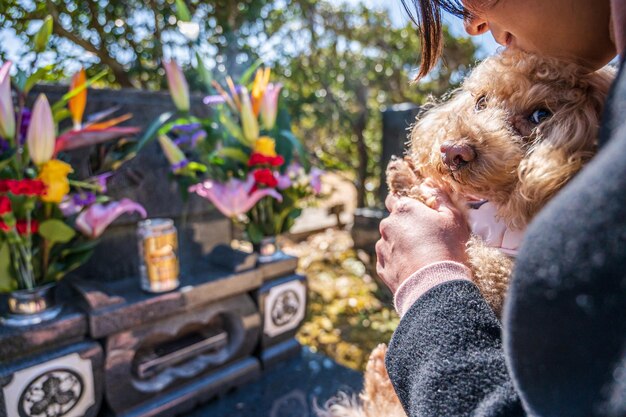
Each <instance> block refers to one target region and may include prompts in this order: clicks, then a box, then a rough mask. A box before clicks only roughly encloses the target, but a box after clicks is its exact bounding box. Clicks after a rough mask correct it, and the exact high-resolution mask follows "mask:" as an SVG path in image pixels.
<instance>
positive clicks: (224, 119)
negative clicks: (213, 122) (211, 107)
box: [219, 110, 251, 147]
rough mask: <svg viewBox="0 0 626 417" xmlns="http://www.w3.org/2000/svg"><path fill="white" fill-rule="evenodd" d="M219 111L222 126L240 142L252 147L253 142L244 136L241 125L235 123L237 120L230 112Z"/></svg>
mask: <svg viewBox="0 0 626 417" xmlns="http://www.w3.org/2000/svg"><path fill="white" fill-rule="evenodd" d="M219 113H220V116H219V118H220V123H221V124H222V126H224V128H226V131H227V132H228V133H229V134H230V135H231V136H232V137H233V138H235V139H237V141H238V142H239V143H241V144H243V145H245V146H248V147H250V146H251V144H250V143H248V141H247V140H246V139H245V138H244V136H243V131H242V130H241V127H240V126H239V125H238V124H237V123H235V121H234V120H233V119H232V118H231V117H230V116H229V115H228V114H226V112H225V111H223V110H222V111H220V112H219Z"/></svg>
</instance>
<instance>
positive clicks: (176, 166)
mask: <svg viewBox="0 0 626 417" xmlns="http://www.w3.org/2000/svg"><path fill="white" fill-rule="evenodd" d="M187 165H189V160H188V159H183V160H182V161H180V162H179V163H177V164H174V165H172V166H170V169H171V170H172V172H176V171H178V170H179V169H183V168H185V167H186V166H187Z"/></svg>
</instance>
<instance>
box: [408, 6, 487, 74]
mask: <svg viewBox="0 0 626 417" xmlns="http://www.w3.org/2000/svg"><path fill="white" fill-rule="evenodd" d="M401 1H402V6H404V10H406V12H407V13H408V15H409V18H410V19H411V20H412V21H413V23H415V24H416V25H417V30H418V32H419V35H420V40H421V44H422V57H421V60H420V61H421V62H420V69H419V72H418V74H417V77H416V79H417V80H419V79H420V78H422V77H424V76H425V75H426V74H428V73H429V72H430V71H431V70H432V69H433V68H434V67H435V64H436V63H437V60H438V59H439V57H440V56H441V52H442V49H443V29H442V24H441V11H442V10H445V11H447V12H448V13H451V14H453V15H455V16H457V17H460V18H467V17H469V16H470V15H471V12H470V11H469V10H468V9H466V8H465V7H464V6H463V3H462V1H461V0H401ZM408 2H410V3H412V5H413V10H411V7H409V4H408ZM497 2H498V0H475V1H474V2H473V3H475V5H474V4H473V5H472V6H473V10H474V11H476V10H478V9H479V8H482V7H487V6H490V5H493V4H495V3H497Z"/></svg>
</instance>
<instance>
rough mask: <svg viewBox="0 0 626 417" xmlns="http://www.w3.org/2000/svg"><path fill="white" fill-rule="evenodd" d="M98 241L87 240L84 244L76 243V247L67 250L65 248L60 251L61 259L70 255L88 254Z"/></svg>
mask: <svg viewBox="0 0 626 417" xmlns="http://www.w3.org/2000/svg"><path fill="white" fill-rule="evenodd" d="M99 243H100V241H99V240H98V239H92V240H87V241H85V242H81V243H78V244H76V245H72V246H71V247H69V248H65V249H63V250H62V251H61V258H64V257H67V256H70V255H72V254H77V253H83V252H89V251H92V250H94V248H95V247H96V246H98V244H99Z"/></svg>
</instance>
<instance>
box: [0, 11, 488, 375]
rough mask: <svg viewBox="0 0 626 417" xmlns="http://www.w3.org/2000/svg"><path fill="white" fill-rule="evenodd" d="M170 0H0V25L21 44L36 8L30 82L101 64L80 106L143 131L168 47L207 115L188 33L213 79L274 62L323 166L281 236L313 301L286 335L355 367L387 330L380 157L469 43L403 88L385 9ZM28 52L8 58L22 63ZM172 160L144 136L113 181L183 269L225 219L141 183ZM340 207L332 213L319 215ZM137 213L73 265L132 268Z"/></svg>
mask: <svg viewBox="0 0 626 417" xmlns="http://www.w3.org/2000/svg"><path fill="white" fill-rule="evenodd" d="M179 4H180V2H178V1H177V2H173V1H167V0H154V1H150V2H139V1H119V2H118V1H109V2H80V1H71V0H70V1H66V2H63V4H55V3H52V2H34V3H33V2H28V1H21V0H10V1H7V2H3V5H1V6H0V26H1V27H2V28H3V29H7V30H11V31H12V33H14V36H15V38H16V39H20V40H21V41H22V42H23V43H24V44H26V43H28V42H29V41H31V40H32V36H33V35H34V33H35V32H36V31H37V29H38V25H39V22H40V21H41V19H43V18H44V17H45V16H47V15H48V14H50V15H52V16H53V19H54V23H55V24H54V31H53V36H52V37H51V51H50V52H49V53H46V54H44V55H43V56H41V57H37V58H36V59H37V65H41V66H45V65H50V66H52V68H54V70H53V71H52V77H50V78H48V79H44V80H42V83H41V85H40V86H38V87H37V88H36V91H37V92H40V91H43V92H46V94H50V95H52V96H54V95H57V96H58V95H62V94H63V93H64V92H65V91H67V87H66V84H67V81H68V77H69V76H70V75H71V74H72V73H73V71H74V70H75V69H76V68H77V66H79V65H84V66H85V67H87V71H88V75H91V76H93V75H95V74H97V73H99V72H100V71H106V76H105V77H104V78H102V79H101V80H100V81H98V82H97V83H96V84H95V85H94V86H93V90H90V91H89V94H90V99H89V105H90V106H93V108H91V109H89V108H88V111H87V113H91V112H92V111H97V110H98V109H99V108H106V107H110V104H111V103H114V104H116V105H120V106H121V107H122V109H121V110H122V111H131V112H132V113H133V114H134V118H133V121H132V124H133V125H139V126H142V127H146V126H147V125H148V124H149V122H150V121H151V120H152V119H154V117H155V115H158V114H160V113H161V112H162V111H163V110H164V109H166V108H171V107H172V104H171V101H170V99H169V95H168V94H167V93H166V92H165V90H166V83H165V74H164V71H163V69H162V66H161V64H162V61H163V59H164V57H165V58H175V59H176V60H177V61H178V62H180V63H181V64H182V65H183V69H184V70H185V74H186V76H187V79H188V80H189V82H190V85H191V89H192V92H193V94H192V96H193V99H192V103H193V104H192V109H193V111H194V112H199V113H202V112H205V111H206V107H205V106H204V105H203V104H202V103H201V101H202V98H203V97H204V96H205V95H206V94H209V93H212V92H211V91H210V90H208V89H207V88H206V83H204V82H202V80H200V79H197V78H194V77H195V74H196V72H195V71H192V69H191V68H192V67H193V66H197V65H198V57H196V56H194V55H193V54H191V53H190V52H189V51H190V50H191V49H190V46H191V45H193V46H195V47H196V48H197V49H198V50H200V51H202V54H203V55H202V57H201V59H202V60H203V61H204V62H205V63H206V65H207V68H208V70H209V71H210V73H211V76H212V78H213V79H215V80H218V81H222V80H223V79H224V76H225V74H227V73H228V74H231V75H233V76H234V77H235V78H236V77H237V76H238V75H241V74H242V73H243V72H244V71H245V69H246V68H247V67H249V66H250V65H252V63H254V62H255V61H257V60H259V59H260V60H262V61H263V62H264V63H265V64H266V65H268V66H270V67H272V68H273V71H274V74H275V76H276V79H277V81H280V82H282V83H283V84H284V95H283V98H284V99H285V101H286V103H287V106H288V109H289V112H290V115H291V117H292V120H293V123H294V130H295V133H296V136H298V137H299V138H301V139H302V140H303V141H304V142H305V144H306V146H307V148H308V149H309V150H310V151H311V154H312V157H313V159H314V161H313V162H314V164H316V165H318V166H320V167H322V168H324V169H325V170H326V171H327V174H326V176H325V177H324V189H323V194H325V195H327V199H326V200H321V201H320V203H319V205H318V206H317V207H314V208H311V209H310V210H308V212H305V213H304V214H303V216H302V217H301V218H300V219H299V221H298V223H297V224H296V226H295V227H294V229H293V230H292V232H291V233H290V234H287V235H286V236H283V237H282V246H283V248H284V251H285V252H286V253H288V254H292V255H294V256H297V257H298V258H299V265H298V271H299V272H300V273H302V274H303V275H306V276H307V278H308V281H309V282H308V286H309V288H308V289H309V311H308V314H307V317H306V320H305V322H304V324H303V325H302V326H301V328H300V329H299V331H298V334H297V336H296V337H297V340H298V341H299V342H300V343H302V344H303V345H306V346H309V347H310V349H311V350H312V351H313V352H321V353H323V354H325V355H328V356H329V357H331V358H332V359H334V360H335V361H337V362H338V363H340V364H343V365H345V366H348V367H350V368H353V369H357V370H362V369H363V367H364V365H365V363H366V360H367V356H368V354H369V352H370V351H371V349H373V348H374V347H375V346H376V345H377V344H378V343H380V342H386V341H388V340H389V338H390V336H391V334H392V332H393V330H394V329H395V326H396V325H397V322H398V318H397V316H396V315H395V313H394V311H393V307H392V305H391V297H390V295H389V294H388V293H387V292H386V290H385V289H384V287H383V286H382V285H381V284H380V283H379V282H378V280H377V277H376V276H375V271H374V268H373V267H374V265H375V259H374V256H375V255H374V254H373V251H372V248H373V242H374V241H375V239H376V234H377V222H378V220H379V219H380V218H381V216H382V203H381V202H382V201H383V200H384V182H383V173H384V167H385V165H386V161H387V160H388V158H389V157H390V155H391V154H392V153H396V154H397V153H398V152H399V151H400V150H401V148H402V143H403V142H404V129H405V128H406V127H408V125H409V124H410V121H411V120H412V119H413V118H414V116H415V113H416V111H417V110H416V108H417V107H416V106H419V105H421V104H423V103H424V102H425V101H426V100H427V99H428V95H429V94H433V95H435V96H438V95H440V94H442V93H443V92H444V91H446V90H448V89H450V88H452V87H454V86H455V85H456V83H458V82H459V80H460V79H462V77H463V75H464V74H465V73H466V72H467V71H468V69H469V68H470V66H471V64H472V63H473V61H474V60H475V59H476V53H477V47H476V46H475V45H474V44H473V43H472V42H471V41H469V40H467V39H464V38H457V37H455V36H453V35H452V34H451V33H450V32H448V31H447V29H446V43H447V47H446V49H445V54H446V55H445V56H444V60H443V64H442V65H441V66H440V67H439V68H438V70H437V71H436V72H435V73H434V75H432V76H431V77H429V79H427V80H426V81H425V82H422V83H420V84H418V85H410V80H411V79H412V77H413V75H414V73H415V68H416V65H417V61H418V56H417V55H416V54H417V52H416V51H419V41H418V38H417V35H416V34H415V31H414V30H413V28H412V27H410V26H409V25H407V26H405V27H395V26H394V25H393V24H391V22H390V21H389V16H388V15H387V14H386V13H385V12H383V11H376V10H371V9H369V8H367V7H365V6H364V5H362V4H353V3H342V4H340V5H339V6H337V5H334V4H331V3H330V2H326V1H321V2H316V1H312V0H290V1H285V2H272V1H257V0H248V1H233V2H230V1H211V2H205V1H188V2H187V7H188V9H189V13H190V14H191V17H192V18H191V19H190V22H186V21H185V19H181V16H180V10H179V9H177V7H180V6H179ZM187 23H191V24H192V25H191V26H190V25H188V24H187ZM18 53H19V51H18ZM8 54H15V50H11V51H9V49H8V48H7V45H2V44H0V61H2V62H4V61H5V60H6V57H7V55H8ZM29 54H30V53H25V54H24V55H23V56H22V58H23V60H20V61H17V62H16V63H15V64H16V65H18V66H19V65H29V63H32V62H33V58H34V57H33V56H32V55H29ZM59 84H60V85H61V86H59ZM63 84H65V85H63ZM159 90H162V92H158V91H159ZM403 103H410V104H408V105H407V104H403ZM398 105H401V106H400V107H398ZM168 170H169V168H168V166H167V164H166V162H165V158H164V156H163V154H162V152H161V151H160V149H159V148H158V147H157V146H156V143H153V144H152V145H151V146H150V148H149V149H147V151H146V152H145V153H144V154H141V155H140V156H139V157H138V158H137V159H136V160H135V161H133V162H132V163H131V164H129V166H128V167H125V169H124V172H123V173H122V175H119V176H116V178H114V181H113V183H112V184H111V187H112V189H114V190H115V193H116V195H117V196H119V197H125V196H132V197H133V198H134V199H136V200H138V201H140V202H143V203H147V204H149V205H150V206H151V207H155V208H156V210H155V211H154V212H151V213H150V215H151V217H156V216H160V217H173V218H175V219H176V220H177V225H179V232H180V240H181V267H182V268H183V269H184V270H185V269H186V270H187V271H191V270H193V269H194V268H201V267H202V259H203V258H204V257H206V255H207V254H209V253H210V251H211V250H212V249H213V248H214V247H215V245H216V244H218V243H228V241H229V240H230V238H232V236H230V227H229V221H228V220H227V219H225V218H224V217H222V216H221V215H220V214H219V213H218V212H217V211H216V210H215V209H214V208H212V207H211V206H210V205H209V204H207V202H206V201H204V200H200V199H197V198H196V199H194V198H192V199H191V200H190V201H189V202H187V203H184V202H183V201H182V200H171V199H170V200H167V201H165V202H164V201H163V200H162V199H161V198H160V197H161V196H159V195H155V194H153V193H150V192H147V190H153V189H157V188H158V187H160V186H161V187H162V186H163V184H167V187H170V188H171V187H172V184H171V183H169V182H167V175H168ZM381 184H382V185H383V186H382V187H381ZM175 191H176V190H172V189H169V190H168V193H169V195H176V192H175ZM338 207H341V210H339V216H336V215H335V214H332V213H331V212H332V211H333V209H334V212H337V208H338ZM336 219H339V220H340V224H336ZM135 224H136V219H126V220H121V221H118V222H116V223H115V224H114V226H113V227H112V228H111V229H110V230H109V231H107V233H106V234H105V235H104V241H103V243H102V245H100V247H99V248H98V249H97V252H96V254H95V255H94V257H93V259H92V260H91V261H90V262H89V263H88V264H87V265H85V266H84V267H83V268H82V269H81V270H80V271H79V273H83V274H85V275H87V276H93V275H94V274H95V275H98V276H101V277H102V279H104V280H112V281H114V280H115V279H116V277H120V276H128V275H132V274H134V273H136V272H135V271H136V268H137V263H136V260H134V257H128V256H127V254H128V253H133V254H134V253H135V252H136V241H135V229H134V228H135ZM327 226H328V227H329V228H328V229H327V228H326V227H327ZM355 242H356V245H355ZM113 248H114V250H113ZM105 254H106V255H107V256H104V255H105ZM111 254H113V258H111V257H110V256H111Z"/></svg>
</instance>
